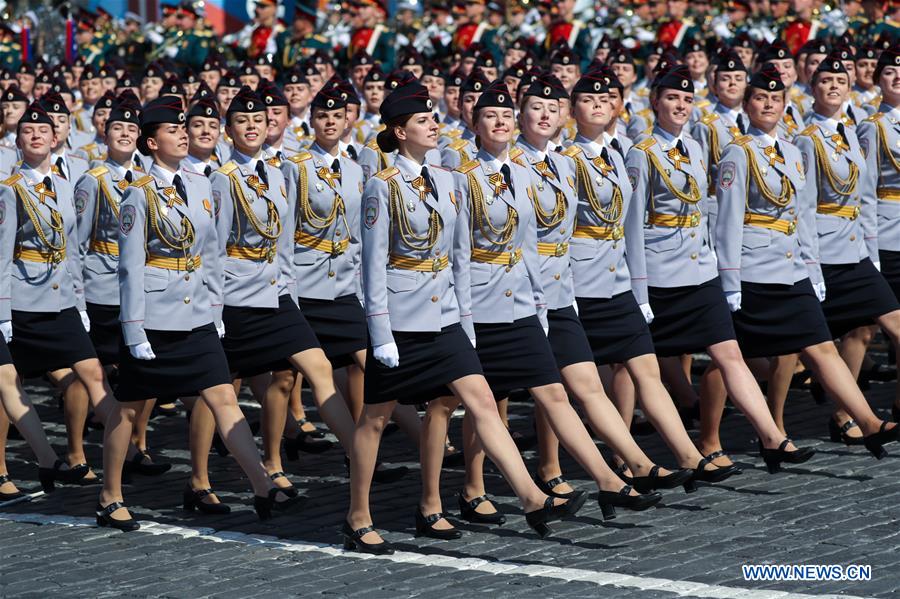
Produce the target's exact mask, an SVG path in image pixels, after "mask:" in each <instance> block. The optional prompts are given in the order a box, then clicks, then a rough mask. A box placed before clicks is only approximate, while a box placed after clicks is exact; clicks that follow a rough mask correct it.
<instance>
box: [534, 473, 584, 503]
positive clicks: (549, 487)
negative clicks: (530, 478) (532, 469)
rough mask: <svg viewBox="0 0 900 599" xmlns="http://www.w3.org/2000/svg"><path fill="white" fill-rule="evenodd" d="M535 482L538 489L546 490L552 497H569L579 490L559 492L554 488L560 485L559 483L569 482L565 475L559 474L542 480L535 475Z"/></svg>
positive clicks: (545, 492) (546, 493)
mask: <svg viewBox="0 0 900 599" xmlns="http://www.w3.org/2000/svg"><path fill="white" fill-rule="evenodd" d="M534 482H535V484H536V485H537V487H538V489H540V490H541V491H543V492H544V494H545V495H549V496H550V497H559V498H560V499H568V498H570V497H572V496H573V495H575V493H577V492H578V491H569V492H568V493H557V492H556V491H554V490H553V488H554V487H558V486H559V485H564V484H566V483H568V482H569V481H567V480H566V479H565V478H564V477H562V476H557V477H556V478H551V479H550V480H541V478H540V477H539V476H537V475H535V476H534Z"/></svg>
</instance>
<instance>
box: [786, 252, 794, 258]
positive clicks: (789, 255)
mask: <svg viewBox="0 0 900 599" xmlns="http://www.w3.org/2000/svg"><path fill="white" fill-rule="evenodd" d="M785 257H787V258H793V257H794V252H788V253H787V254H785Z"/></svg>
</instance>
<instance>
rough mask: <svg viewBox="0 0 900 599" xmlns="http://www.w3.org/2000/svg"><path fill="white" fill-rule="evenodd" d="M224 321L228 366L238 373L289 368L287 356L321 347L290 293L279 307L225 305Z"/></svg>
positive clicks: (258, 372) (250, 373)
mask: <svg viewBox="0 0 900 599" xmlns="http://www.w3.org/2000/svg"><path fill="white" fill-rule="evenodd" d="M222 322H223V323H224V324H225V337H224V338H223V339H222V347H223V348H224V349H225V355H226V356H227V357H228V367H229V368H230V369H231V372H232V373H233V374H235V375H236V376H239V377H251V376H256V375H257V374H262V373H264V372H269V371H271V370H286V369H288V368H290V367H291V366H290V363H288V362H287V358H289V357H291V356H293V355H294V354H297V353H300V352H302V351H305V350H307V349H312V348H316V347H320V345H319V341H318V339H316V334H315V332H313V329H312V327H311V326H310V325H309V323H308V322H307V321H306V318H304V316H303V313H302V312H301V311H300V309H299V308H298V307H297V304H295V303H294V301H293V300H292V299H291V298H290V296H288V295H282V296H281V297H279V298H278V307H277V308H242V307H233V306H225V308H224V309H223V310H222Z"/></svg>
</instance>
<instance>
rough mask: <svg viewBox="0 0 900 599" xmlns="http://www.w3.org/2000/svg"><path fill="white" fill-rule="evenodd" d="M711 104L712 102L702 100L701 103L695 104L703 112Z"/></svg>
mask: <svg viewBox="0 0 900 599" xmlns="http://www.w3.org/2000/svg"><path fill="white" fill-rule="evenodd" d="M710 104H712V102H710V101H709V100H700V101H699V102H697V103H696V104H695V106H696V107H697V108H700V109H701V110H702V109H704V108H706V107H707V106H709V105H710Z"/></svg>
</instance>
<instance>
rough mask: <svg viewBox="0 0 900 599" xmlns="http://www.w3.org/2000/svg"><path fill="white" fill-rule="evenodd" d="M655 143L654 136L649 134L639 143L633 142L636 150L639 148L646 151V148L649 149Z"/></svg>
mask: <svg viewBox="0 0 900 599" xmlns="http://www.w3.org/2000/svg"><path fill="white" fill-rule="evenodd" d="M655 145H656V138H655V137H653V136H652V135H651V136H650V137H648V138H646V139H645V140H643V141H641V142H640V143H636V144H634V147H635V148H637V149H638V150H641V151H642V152H646V151H647V150H649V149H650V148H652V147H653V146H655Z"/></svg>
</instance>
